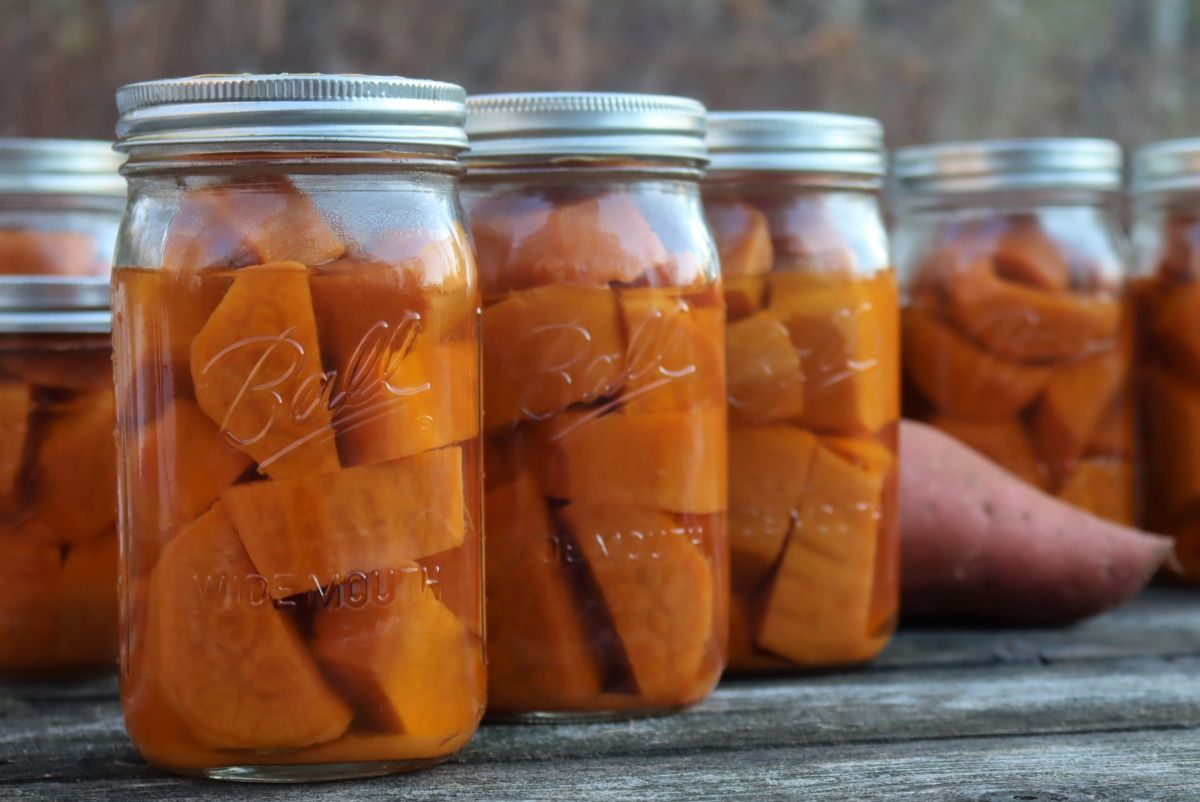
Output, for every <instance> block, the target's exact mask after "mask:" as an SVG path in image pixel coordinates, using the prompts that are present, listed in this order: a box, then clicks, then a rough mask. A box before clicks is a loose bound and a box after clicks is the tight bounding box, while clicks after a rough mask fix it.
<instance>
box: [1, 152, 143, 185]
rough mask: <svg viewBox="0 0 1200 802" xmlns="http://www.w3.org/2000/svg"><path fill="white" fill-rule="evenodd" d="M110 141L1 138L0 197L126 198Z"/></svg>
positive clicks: (118, 166)
mask: <svg viewBox="0 0 1200 802" xmlns="http://www.w3.org/2000/svg"><path fill="white" fill-rule="evenodd" d="M123 161H125V157H124V156H121V155H120V154H117V153H114V152H113V149H112V143H111V142H100V141H95V140H89V139H0V194H8V195H87V196H98V197H112V198H124V197H125V179H124V178H122V177H121V175H120V173H119V172H118V170H119V169H120V167H121V162H123Z"/></svg>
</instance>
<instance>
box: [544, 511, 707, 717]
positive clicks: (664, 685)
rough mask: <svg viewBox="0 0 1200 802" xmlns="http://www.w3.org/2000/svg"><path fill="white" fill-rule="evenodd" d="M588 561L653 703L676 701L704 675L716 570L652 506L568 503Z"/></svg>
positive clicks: (640, 683)
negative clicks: (632, 506)
mask: <svg viewBox="0 0 1200 802" xmlns="http://www.w3.org/2000/svg"><path fill="white" fill-rule="evenodd" d="M561 515H562V517H563V520H564V521H566V523H567V525H568V526H569V527H570V529H571V531H572V532H573V533H574V535H575V541H576V543H578V544H579V549H580V551H581V552H582V553H583V556H584V559H585V560H586V561H587V565H588V568H589V570H590V572H591V574H592V576H593V578H594V579H595V580H596V584H597V586H598V587H599V589H600V595H601V596H602V598H603V599H604V604H605V607H606V608H607V610H608V614H609V616H610V617H611V619H612V623H613V627H614V628H615V630H616V633H617V637H618V638H619V639H620V641H621V645H622V646H623V647H624V651H625V656H626V658H627V659H628V661H629V665H630V667H631V669H632V671H633V677H634V680H635V681H636V683H637V687H638V692H639V694H640V695H641V697H642V698H643V700H645V701H646V702H647V703H650V704H653V703H655V702H659V703H662V704H671V703H673V702H675V701H676V699H677V697H679V695H680V693H681V689H683V688H686V687H687V686H688V684H689V683H690V682H693V681H694V680H695V678H696V676H697V675H698V674H699V673H700V671H701V668H702V665H703V662H704V657H705V653H706V651H707V649H708V648H710V644H711V643H712V641H713V638H714V637H715V633H714V632H713V625H712V622H713V612H712V611H713V604H714V592H715V591H714V588H713V585H714V581H713V575H712V568H711V567H710V566H709V564H708V561H707V560H705V559H704V555H703V554H701V553H700V551H699V550H698V549H697V548H696V547H695V545H693V543H692V542H691V539H690V538H689V536H688V534H687V532H686V530H685V529H684V528H683V527H680V526H678V525H677V524H676V523H675V522H674V521H673V520H671V518H670V517H669V516H666V515H663V514H662V513H659V512H655V511H653V510H643V509H637V508H631V507H619V506H613V505H609V504H569V505H567V506H566V507H564V508H563V510H562V513H561Z"/></svg>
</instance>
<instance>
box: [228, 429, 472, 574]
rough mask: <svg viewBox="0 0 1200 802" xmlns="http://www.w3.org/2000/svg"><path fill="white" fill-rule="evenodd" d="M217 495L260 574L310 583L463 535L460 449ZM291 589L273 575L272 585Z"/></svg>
mask: <svg viewBox="0 0 1200 802" xmlns="http://www.w3.org/2000/svg"><path fill="white" fill-rule="evenodd" d="M221 498H222V500H223V501H224V504H225V507H226V509H227V510H228V514H229V517H230V518H231V519H232V520H233V523H234V525H235V526H236V527H237V532H238V534H239V535H240V536H241V538H242V543H243V544H244V545H245V547H246V552H247V553H248V554H249V555H250V560H251V561H252V562H253V563H254V567H255V568H257V569H258V572H259V573H261V574H263V575H265V576H268V577H290V578H292V581H295V582H299V583H301V584H302V585H304V587H305V589H307V590H313V589H316V588H317V587H325V586H326V585H329V584H336V583H338V582H340V581H341V580H342V579H343V578H345V577H346V576H347V575H348V574H350V573H351V572H352V571H366V570H376V569H383V568H391V567H394V566H397V565H399V564H401V563H403V562H406V561H410V560H415V559H417V558H419V557H425V556H428V555H430V554H435V553H437V552H439V551H444V550H446V549H449V548H453V547H455V546H457V545H458V544H459V543H461V542H462V539H463V533H464V515H463V466H462V449H460V448H443V449H440V450H438V451H426V452H422V453H420V454H415V455H413V456H411V457H407V458H405V459H402V460H396V461H395V462H385V463H383V464H380V465H362V466H358V467H354V468H344V469H342V470H340V471H338V472H337V473H332V474H326V475H324V476H301V477H298V478H295V479H276V480H271V481H266V482H251V483H249V484H242V485H235V486H234V487H231V488H228V489H227V490H225V491H224V492H223V493H222V494H221ZM285 586H286V587H288V588H290V591H289V592H284V587H285ZM296 589H297V586H296V585H287V584H286V583H284V584H283V585H280V584H278V583H275V582H272V584H271V589H270V591H271V594H272V595H273V596H286V595H289V593H290V592H295V590H296Z"/></svg>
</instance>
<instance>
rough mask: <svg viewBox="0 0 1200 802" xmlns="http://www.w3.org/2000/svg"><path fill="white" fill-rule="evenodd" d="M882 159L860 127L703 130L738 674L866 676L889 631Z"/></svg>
mask: <svg viewBox="0 0 1200 802" xmlns="http://www.w3.org/2000/svg"><path fill="white" fill-rule="evenodd" d="M882 144H883V129H882V127H881V126H880V125H879V123H878V122H876V121H874V120H869V119H864V118H861V117H846V116H842V115H837V114H820V113H803V112H792V113H789V112H773V111H772V112H718V113H713V114H711V115H709V131H708V145H709V152H710V154H711V157H712V164H711V166H710V168H709V171H708V175H707V177H706V179H705V182H704V205H705V210H706V211H707V213H708V219H709V223H710V225H711V227H712V230H713V233H714V236H715V237H716V240H717V247H718V249H719V251H720V254H721V272H722V276H723V279H724V282H725V297H726V300H727V307H728V317H729V319H728V325H727V327H726V331H725V337H726V349H727V350H726V362H727V364H728V366H729V374H728V382H729V387H728V399H729V508H730V513H729V542H730V549H731V554H732V569H733V570H732V576H733V594H732V603H731V606H730V644H729V665H730V668H731V669H732V670H734V671H742V672H745V671H772V670H781V669H788V668H795V667H804V668H820V667H829V666H840V665H850V664H855V663H861V662H863V661H866V660H869V659H870V658H872V657H874V656H875V655H876V654H878V653H879V651H880V650H881V649H882V648H883V647H884V645H886V644H887V642H888V639H889V638H890V637H891V634H892V631H893V629H894V628H895V623H896V606H897V598H898V592H899V591H898V587H899V583H898V581H897V580H898V567H899V554H898V552H899V540H898V538H897V516H896V478H897V473H896V434H897V419H898V418H899V416H900V376H899V348H900V346H899V339H900V331H899V326H900V323H899V311H898V302H897V293H896V281H895V277H894V276H893V274H892V270H891V268H890V266H889V262H888V247H887V233H886V231H885V230H884V227H883V221H882V218H881V216H880V210H879V199H878V193H879V189H880V182H881V180H882V176H883V170H884V159H883V152H882Z"/></svg>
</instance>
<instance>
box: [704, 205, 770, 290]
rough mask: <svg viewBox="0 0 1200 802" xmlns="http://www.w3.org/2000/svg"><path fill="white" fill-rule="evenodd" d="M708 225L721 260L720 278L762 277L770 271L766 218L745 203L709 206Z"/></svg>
mask: <svg viewBox="0 0 1200 802" xmlns="http://www.w3.org/2000/svg"><path fill="white" fill-rule="evenodd" d="M705 213H706V215H707V217H708V224H709V226H710V227H711V229H712V233H713V239H715V240H716V242H717V251H718V253H719V254H720V257H721V275H722V276H724V277H725V278H731V277H733V276H761V275H763V274H764V273H766V272H768V271H769V270H770V269H771V265H772V263H773V262H774V259H775V254H774V248H773V246H772V245H771V232H770V231H769V230H767V216H766V215H765V214H763V213H762V212H761V211H759V210H758V209H756V208H754V207H753V206H751V205H750V204H748V203H741V202H733V203H709V204H707V205H706V206H705Z"/></svg>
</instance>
